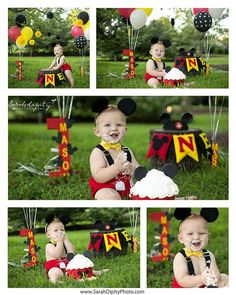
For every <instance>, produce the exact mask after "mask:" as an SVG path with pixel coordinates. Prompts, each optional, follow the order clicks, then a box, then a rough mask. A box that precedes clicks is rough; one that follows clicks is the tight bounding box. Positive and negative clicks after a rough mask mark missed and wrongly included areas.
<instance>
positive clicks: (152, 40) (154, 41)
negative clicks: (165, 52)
mask: <svg viewBox="0 0 236 295" xmlns="http://www.w3.org/2000/svg"><path fill="white" fill-rule="evenodd" d="M158 41H159V38H158V37H153V38H152V39H151V44H156V43H157V42H158Z"/></svg>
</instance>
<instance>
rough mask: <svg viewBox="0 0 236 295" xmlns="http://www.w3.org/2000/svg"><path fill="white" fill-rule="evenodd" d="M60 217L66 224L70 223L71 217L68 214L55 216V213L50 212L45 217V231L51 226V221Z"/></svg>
mask: <svg viewBox="0 0 236 295" xmlns="http://www.w3.org/2000/svg"><path fill="white" fill-rule="evenodd" d="M56 219H58V220H59V221H60V222H61V223H62V224H64V225H66V224H68V223H69V221H70V218H69V217H68V216H67V215H63V216H60V217H57V216H55V215H54V214H49V215H48V216H47V217H46V218H45V223H46V225H45V232H46V231H47V228H48V226H49V224H50V223H52V222H53V221H54V220H56Z"/></svg>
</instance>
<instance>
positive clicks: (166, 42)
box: [151, 37, 171, 48]
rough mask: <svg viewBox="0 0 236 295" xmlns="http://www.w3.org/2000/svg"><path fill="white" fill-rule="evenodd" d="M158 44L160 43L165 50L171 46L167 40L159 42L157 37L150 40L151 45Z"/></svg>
mask: <svg viewBox="0 0 236 295" xmlns="http://www.w3.org/2000/svg"><path fill="white" fill-rule="evenodd" d="M158 42H161V43H162V44H163V45H164V46H165V48H168V47H170V46H171V41H170V40H168V39H165V40H159V38H158V37H154V38H152V39H151V44H156V43H158Z"/></svg>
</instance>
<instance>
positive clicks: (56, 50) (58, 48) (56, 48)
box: [54, 46, 62, 56]
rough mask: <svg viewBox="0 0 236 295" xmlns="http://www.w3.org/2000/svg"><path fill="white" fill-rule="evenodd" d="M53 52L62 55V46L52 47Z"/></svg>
mask: <svg viewBox="0 0 236 295" xmlns="http://www.w3.org/2000/svg"><path fill="white" fill-rule="evenodd" d="M54 54H55V55H56V56H60V55H62V48H61V47H59V46H57V47H54Z"/></svg>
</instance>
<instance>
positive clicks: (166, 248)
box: [150, 212, 170, 262]
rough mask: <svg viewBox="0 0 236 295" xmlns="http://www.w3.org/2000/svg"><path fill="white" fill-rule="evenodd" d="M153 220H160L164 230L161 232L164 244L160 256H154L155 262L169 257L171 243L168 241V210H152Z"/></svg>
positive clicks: (161, 239) (151, 216) (151, 217)
mask: <svg viewBox="0 0 236 295" xmlns="http://www.w3.org/2000/svg"><path fill="white" fill-rule="evenodd" d="M150 219H151V221H156V222H159V223H160V224H161V225H162V231H161V233H160V244H161V246H162V252H161V254H160V255H158V256H152V261H153V262H160V261H165V260H168V259H169V253H170V244H169V242H168V235H169V222H168V219H167V216H166V212H152V213H151V215H150Z"/></svg>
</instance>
